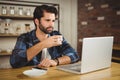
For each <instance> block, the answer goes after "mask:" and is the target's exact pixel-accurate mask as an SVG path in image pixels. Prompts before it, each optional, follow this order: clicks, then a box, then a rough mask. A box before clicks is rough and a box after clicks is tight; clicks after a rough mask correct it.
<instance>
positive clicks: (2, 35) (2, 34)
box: [0, 33, 19, 37]
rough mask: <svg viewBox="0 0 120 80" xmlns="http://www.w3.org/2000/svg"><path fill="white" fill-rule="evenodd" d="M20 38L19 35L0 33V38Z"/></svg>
mask: <svg viewBox="0 0 120 80" xmlns="http://www.w3.org/2000/svg"><path fill="white" fill-rule="evenodd" d="M17 36H19V34H4V33H0V37H17Z"/></svg>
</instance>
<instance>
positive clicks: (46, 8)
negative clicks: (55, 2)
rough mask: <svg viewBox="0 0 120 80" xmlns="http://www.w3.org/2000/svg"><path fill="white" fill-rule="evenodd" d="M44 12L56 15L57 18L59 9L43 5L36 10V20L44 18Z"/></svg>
mask: <svg viewBox="0 0 120 80" xmlns="http://www.w3.org/2000/svg"><path fill="white" fill-rule="evenodd" d="M44 11H46V12H49V13H54V14H55V16H57V9H56V8H55V7H54V6H48V5H41V6H37V7H36V8H35V10H34V13H33V15H34V19H36V18H37V19H40V18H41V17H43V13H44Z"/></svg>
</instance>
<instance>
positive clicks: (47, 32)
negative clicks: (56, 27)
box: [39, 23, 53, 34]
mask: <svg viewBox="0 0 120 80" xmlns="http://www.w3.org/2000/svg"><path fill="white" fill-rule="evenodd" d="M39 24H40V25H39V29H40V30H41V31H42V32H44V33H45V34H50V33H51V32H52V31H53V27H52V26H49V27H47V28H45V27H44V26H43V25H42V24H41V23H39ZM48 28H52V30H51V31H48V30H47V29H48Z"/></svg>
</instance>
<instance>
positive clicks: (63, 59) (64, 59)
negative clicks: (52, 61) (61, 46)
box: [58, 56, 71, 65]
mask: <svg viewBox="0 0 120 80" xmlns="http://www.w3.org/2000/svg"><path fill="white" fill-rule="evenodd" d="M58 61H59V65H62V64H69V63H71V59H70V57H69V56H63V57H60V58H58Z"/></svg>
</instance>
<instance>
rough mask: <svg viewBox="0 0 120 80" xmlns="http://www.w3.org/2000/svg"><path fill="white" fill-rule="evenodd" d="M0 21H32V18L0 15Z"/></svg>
mask: <svg viewBox="0 0 120 80" xmlns="http://www.w3.org/2000/svg"><path fill="white" fill-rule="evenodd" d="M0 18H1V19H15V20H33V17H32V16H17V15H15V16H11V15H0Z"/></svg>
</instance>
